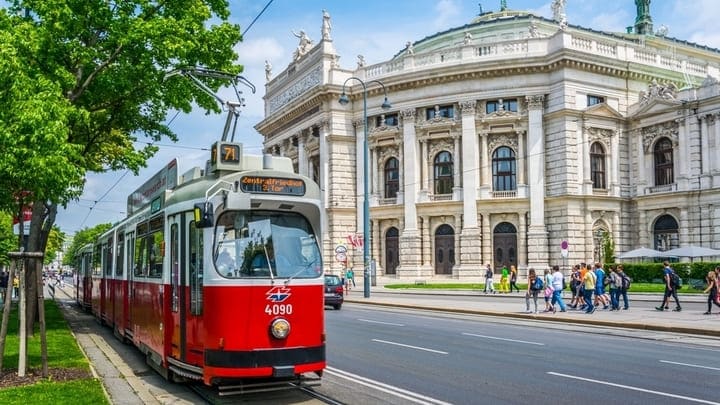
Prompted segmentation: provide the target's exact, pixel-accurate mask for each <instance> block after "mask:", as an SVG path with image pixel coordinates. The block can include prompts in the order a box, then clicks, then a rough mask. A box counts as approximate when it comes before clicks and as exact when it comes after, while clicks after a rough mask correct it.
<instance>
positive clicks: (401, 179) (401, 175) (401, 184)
mask: <svg viewBox="0 0 720 405" xmlns="http://www.w3.org/2000/svg"><path fill="white" fill-rule="evenodd" d="M397 145H398V166H399V167H398V192H397V201H396V204H403V203H404V201H405V170H404V169H403V168H404V167H405V154H404V153H403V149H404V144H403V142H398V143H397Z"/></svg>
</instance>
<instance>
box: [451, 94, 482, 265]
mask: <svg viewBox="0 0 720 405" xmlns="http://www.w3.org/2000/svg"><path fill="white" fill-rule="evenodd" d="M475 107H476V105H475V101H474V100H472V101H464V102H461V103H460V110H461V112H462V120H461V124H462V150H461V151H460V152H459V153H460V154H461V155H462V184H463V188H462V201H463V215H462V218H463V220H462V221H461V220H460V217H456V221H455V222H456V224H457V228H456V229H458V230H460V228H461V227H462V229H461V230H460V232H456V233H459V238H457V239H456V240H458V239H459V248H458V249H459V250H457V251H458V252H460V256H458V258H459V259H460V260H459V261H458V263H460V264H461V266H460V270H459V271H460V273H461V275H460V276H461V277H462V276H478V275H479V274H478V273H477V272H478V271H479V270H480V268H481V267H482V266H481V259H482V248H481V245H480V243H481V239H480V229H479V228H478V212H477V199H478V194H477V190H478V175H479V173H478V155H477V153H478V137H477V135H476V129H475ZM456 148H457V146H456ZM456 260H457V259H456Z"/></svg>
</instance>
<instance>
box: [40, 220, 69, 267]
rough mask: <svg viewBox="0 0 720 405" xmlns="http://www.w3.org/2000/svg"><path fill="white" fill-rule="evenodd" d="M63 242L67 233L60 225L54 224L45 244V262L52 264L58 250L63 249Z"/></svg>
mask: <svg viewBox="0 0 720 405" xmlns="http://www.w3.org/2000/svg"><path fill="white" fill-rule="evenodd" d="M63 243H65V233H63V232H62V231H61V230H60V228H59V227H58V226H53V227H52V229H51V230H50V235H48V241H47V245H46V246H45V259H44V261H43V263H44V264H50V263H52V262H53V261H54V260H55V258H56V257H57V252H59V251H61V250H62V247H63Z"/></svg>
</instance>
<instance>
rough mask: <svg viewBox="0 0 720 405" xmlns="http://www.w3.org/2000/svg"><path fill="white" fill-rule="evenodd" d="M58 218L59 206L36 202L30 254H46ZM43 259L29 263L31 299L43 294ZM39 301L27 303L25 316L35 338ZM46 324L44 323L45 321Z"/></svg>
mask: <svg viewBox="0 0 720 405" xmlns="http://www.w3.org/2000/svg"><path fill="white" fill-rule="evenodd" d="M56 216H57V204H50V205H46V204H45V203H44V202H42V201H35V202H34V203H33V206H32V221H31V222H30V235H29V237H28V246H27V249H28V251H29V252H43V253H44V252H45V247H46V246H47V240H48V236H50V229H52V226H53V224H54V223H55V217H56ZM42 264H43V260H42V258H39V259H31V260H29V261H28V262H27V266H26V269H25V285H26V288H27V294H28V295H27V296H28V297H29V298H30V297H32V298H35V297H39V296H40V294H42V290H41V288H42V285H40V286H38V284H37V282H36V281H35V280H37V274H38V272H42ZM37 303H38V300H36V299H30V300H28V302H27V304H28V305H27V308H26V312H25V314H26V315H27V324H26V325H25V326H26V329H25V330H26V333H27V334H28V336H33V334H34V333H33V332H34V330H35V320H36V319H39V312H38V305H37ZM43 322H44V321H43Z"/></svg>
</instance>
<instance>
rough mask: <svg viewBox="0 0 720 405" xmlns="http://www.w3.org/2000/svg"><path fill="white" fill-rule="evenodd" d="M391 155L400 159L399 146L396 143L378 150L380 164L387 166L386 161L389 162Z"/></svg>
mask: <svg viewBox="0 0 720 405" xmlns="http://www.w3.org/2000/svg"><path fill="white" fill-rule="evenodd" d="M391 157H394V158H396V159H398V161H400V159H399V158H398V147H397V146H395V145H392V146H384V147H382V148H380V150H379V151H378V166H380V167H381V168H382V167H385V162H387V160H388V159H390V158H391Z"/></svg>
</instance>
